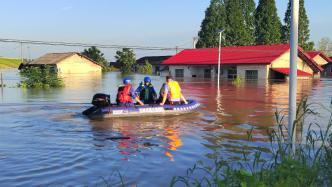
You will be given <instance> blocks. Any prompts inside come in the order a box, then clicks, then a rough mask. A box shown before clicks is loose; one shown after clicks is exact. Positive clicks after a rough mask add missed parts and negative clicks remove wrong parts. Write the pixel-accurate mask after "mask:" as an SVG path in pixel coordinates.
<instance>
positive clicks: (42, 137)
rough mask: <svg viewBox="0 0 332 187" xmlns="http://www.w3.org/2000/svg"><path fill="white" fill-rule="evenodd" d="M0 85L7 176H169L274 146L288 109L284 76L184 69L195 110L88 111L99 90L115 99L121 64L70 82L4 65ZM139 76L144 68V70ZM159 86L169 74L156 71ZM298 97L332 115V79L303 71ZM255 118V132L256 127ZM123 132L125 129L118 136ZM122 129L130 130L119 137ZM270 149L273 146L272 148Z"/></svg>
mask: <svg viewBox="0 0 332 187" xmlns="http://www.w3.org/2000/svg"><path fill="white" fill-rule="evenodd" d="M3 74H4V79H5V83H6V85H7V87H5V88H3V89H1V95H0V168H1V172H0V185H1V186H107V185H115V186H117V185H120V184H121V177H119V174H121V176H122V178H123V181H124V182H125V184H126V185H134V184H136V185H138V186H168V185H169V183H170V180H171V178H172V177H173V176H177V175H185V173H186V169H187V168H189V167H192V166H193V165H194V164H195V163H196V161H198V160H202V161H204V162H207V163H209V162H212V161H211V158H212V157H213V156H214V155H219V156H220V157H223V158H225V159H229V160H230V161H232V160H238V159H240V158H241V155H242V151H243V150H246V151H249V152H250V151H256V150H260V151H263V153H266V155H265V156H267V155H268V151H267V150H268V149H267V148H268V146H269V144H268V143H267V134H266V130H267V129H268V128H270V127H273V126H274V125H275V120H274V112H275V111H276V109H279V110H285V109H287V102H288V97H287V96H288V84H287V82H284V81H257V82H243V83H242V84H240V85H237V86H236V85H233V84H232V82H231V81H227V80H223V81H222V82H221V89H220V90H221V94H220V95H219V96H216V95H217V94H216V93H217V90H216V82H215V81H213V80H209V79H194V78H193V79H181V80H179V82H180V83H181V86H182V89H183V91H184V93H185V96H186V97H187V98H191V99H196V100H197V101H198V102H200V103H201V104H202V106H201V107H200V108H199V110H198V111H197V112H195V113H191V114H186V115H179V116H171V117H158V116H155V117H134V118H123V119H105V120H90V119H87V118H86V117H84V116H83V115H81V112H82V111H83V110H85V109H86V108H88V107H89V106H90V104H89V102H90V100H91V97H92V96H93V94H94V93H97V92H102V93H108V94H111V98H112V100H113V101H114V100H115V94H116V93H115V92H116V86H117V85H118V84H120V83H121V74H119V73H106V74H103V75H99V74H90V75H75V76H73V75H71V76H65V77H64V79H65V83H66V87H65V88H59V89H49V90H38V89H28V90H26V89H20V88H17V87H16V84H17V82H19V79H20V78H19V75H18V74H17V72H16V71H8V70H7V71H4V72H3ZM133 77H134V80H133V82H134V83H135V84H136V85H137V84H138V83H139V82H140V80H142V79H143V77H144V76H143V75H134V76H133ZM152 81H153V84H154V85H155V87H156V89H157V90H159V88H160V86H161V84H162V82H163V78H161V77H157V76H153V77H152ZM297 90H298V99H300V98H302V97H304V96H308V97H309V101H310V102H311V103H319V104H321V105H322V107H323V108H324V107H325V108H326V109H323V108H322V107H316V110H318V111H319V112H320V116H319V117H317V120H318V121H319V122H320V123H322V124H323V123H325V122H327V120H328V119H329V112H328V110H327V109H328V108H329V107H330V101H331V97H332V80H331V79H321V80H299V82H298V89H297ZM251 128H254V131H253V132H254V134H253V139H254V141H253V142H248V141H247V133H246V132H247V131H248V130H250V129H251ZM114 137H115V138H114ZM118 137H129V138H126V139H119V138H118ZM263 156H264V154H263Z"/></svg>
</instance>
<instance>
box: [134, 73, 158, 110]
mask: <svg viewBox="0 0 332 187" xmlns="http://www.w3.org/2000/svg"><path fill="white" fill-rule="evenodd" d="M136 93H137V94H138V95H139V98H140V100H141V101H142V102H143V103H144V104H155V103H156V100H157V93H156V91H155V89H154V87H153V85H152V84H151V78H150V77H144V82H141V84H140V85H139V86H138V88H137V89H136Z"/></svg>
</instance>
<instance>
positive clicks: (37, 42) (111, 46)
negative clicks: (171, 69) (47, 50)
mask: <svg viewBox="0 0 332 187" xmlns="http://www.w3.org/2000/svg"><path fill="white" fill-rule="evenodd" d="M0 42H5V43H19V44H31V45H54V46H68V47H91V46H95V47H98V48H105V49H122V48H130V49H136V50H158V51H176V49H180V48H176V47H156V46H139V45H115V44H97V43H94V44H88V43H79V42H54V41H40V40H20V39H6V38H0ZM181 49H184V48H181Z"/></svg>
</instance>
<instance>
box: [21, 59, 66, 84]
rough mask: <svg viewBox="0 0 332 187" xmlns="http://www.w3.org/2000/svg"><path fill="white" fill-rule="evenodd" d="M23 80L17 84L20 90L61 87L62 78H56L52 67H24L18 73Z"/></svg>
mask: <svg viewBox="0 0 332 187" xmlns="http://www.w3.org/2000/svg"><path fill="white" fill-rule="evenodd" d="M20 74H21V76H22V77H23V80H22V81H21V82H20V83H19V84H18V86H19V87H22V88H50V87H51V88H56V87H63V86H64V83H63V80H62V78H60V77H58V75H57V73H56V72H55V71H54V68H53V67H52V66H49V65H47V66H42V67H33V66H32V67H26V68H24V69H23V70H22V71H21V72H20Z"/></svg>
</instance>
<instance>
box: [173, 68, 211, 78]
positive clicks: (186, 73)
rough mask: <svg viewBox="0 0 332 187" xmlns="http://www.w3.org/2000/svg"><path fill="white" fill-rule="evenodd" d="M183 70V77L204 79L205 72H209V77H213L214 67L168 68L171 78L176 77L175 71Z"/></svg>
mask: <svg viewBox="0 0 332 187" xmlns="http://www.w3.org/2000/svg"><path fill="white" fill-rule="evenodd" d="M177 69H178V70H179V69H181V70H183V77H201V78H202V77H204V76H205V71H207V74H208V72H209V74H210V77H213V76H214V67H213V66H211V65H175V66H169V71H170V74H171V75H172V76H176V70H177Z"/></svg>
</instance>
